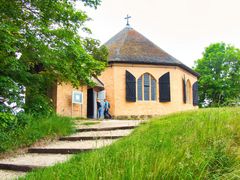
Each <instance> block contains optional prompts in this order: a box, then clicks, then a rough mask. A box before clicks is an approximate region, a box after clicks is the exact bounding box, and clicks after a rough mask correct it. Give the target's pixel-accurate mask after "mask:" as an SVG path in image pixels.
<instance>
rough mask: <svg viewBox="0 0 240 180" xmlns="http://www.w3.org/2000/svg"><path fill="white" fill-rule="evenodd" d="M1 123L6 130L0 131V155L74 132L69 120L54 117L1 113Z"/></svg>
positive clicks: (71, 122)
mask: <svg viewBox="0 0 240 180" xmlns="http://www.w3.org/2000/svg"><path fill="white" fill-rule="evenodd" d="M3 121H4V122H7V123H6V124H7V126H6V125H5V123H4V127H5V126H6V127H8V128H4V129H0V153H1V152H6V151H9V150H14V149H16V148H20V147H26V146H29V145H31V144H33V143H34V142H36V141H38V140H39V139H42V138H46V137H47V138H50V139H51V138H55V137H56V136H63V135H68V134H70V133H72V132H73V130H74V128H73V121H72V119H71V118H68V117H58V116H55V115H53V116H49V117H41V118H40V117H34V116H32V115H29V114H25V113H20V114H18V115H17V116H13V115H12V114H3V113H1V114H0V123H1V122H3ZM1 124H3V123H1ZM0 179H1V178H0Z"/></svg>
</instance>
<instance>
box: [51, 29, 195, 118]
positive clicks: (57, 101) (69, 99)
mask: <svg viewBox="0 0 240 180" xmlns="http://www.w3.org/2000/svg"><path fill="white" fill-rule="evenodd" d="M105 46H106V47H107V48H108V50H109V57H108V67H107V68H106V69H105V71H103V72H102V74H101V76H99V77H97V78H93V81H94V82H95V87H88V86H82V87H79V88H78V89H74V88H73V87H72V86H71V85H69V84H62V85H56V87H55V88H54V92H53V96H52V97H53V102H54V105H55V108H56V112H57V113H58V114H60V115H64V116H79V117H80V116H81V117H88V118H96V117H97V106H96V100H97V98H99V99H100V100H101V101H102V102H103V100H104V99H105V98H106V99H107V100H108V101H109V103H110V114H111V115H112V116H113V117H114V118H121V119H123V118H129V117H132V118H143V117H145V116H155V115H164V114H168V113H173V112H178V111H186V110H191V109H196V108H198V83H197V80H198V77H199V74H198V73H196V72H195V71H193V70H192V69H191V68H189V67H188V66H186V65H184V64H183V63H182V62H181V61H179V60H177V59H176V58H174V57H173V56H171V55H170V54H168V53H167V52H165V51H164V50H162V49H161V48H159V47H158V46H157V45H155V44H154V43H153V42H152V41H150V40H149V39H147V38H146V37H144V36H143V35H142V34H140V33H139V32H137V31H136V30H135V29H133V28H132V27H130V26H126V27H125V28H124V29H123V30H121V31H120V32H119V33H117V34H116V35H115V36H113V37H112V38H111V39H110V40H109V41H107V42H106V43H105ZM74 92H78V93H75V94H74ZM74 98H76V99H77V100H78V101H76V102H75V101H74Z"/></svg>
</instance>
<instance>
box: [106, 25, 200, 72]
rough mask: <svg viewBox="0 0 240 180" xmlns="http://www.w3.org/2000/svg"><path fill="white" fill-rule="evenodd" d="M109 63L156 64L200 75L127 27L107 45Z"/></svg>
mask: <svg viewBox="0 0 240 180" xmlns="http://www.w3.org/2000/svg"><path fill="white" fill-rule="evenodd" d="M105 45H106V46H107V48H108V50H109V58H108V61H109V63H110V64H111V63H131V64H156V65H169V66H179V67H181V68H183V69H185V70H187V71H189V72H190V73H191V74H193V75H195V76H199V74H198V73H196V72H195V71H193V70H192V69H191V68H189V67H187V66H186V65H184V64H183V63H182V62H180V61H179V60H177V59H176V58H174V57H173V56H171V55H170V54H168V53H167V52H165V51H164V50H162V49H161V48H159V47H158V46H157V45H155V44H154V43H153V42H151V41H150V40H148V39H147V38H146V37H144V36H143V35H141V34H140V33H139V32H137V31H136V30H134V29H133V28H131V27H125V28H124V29H123V30H122V31H120V32H119V33H118V34H116V35H115V36H113V37H112V38H111V39H110V40H109V41H107V42H106V43H105Z"/></svg>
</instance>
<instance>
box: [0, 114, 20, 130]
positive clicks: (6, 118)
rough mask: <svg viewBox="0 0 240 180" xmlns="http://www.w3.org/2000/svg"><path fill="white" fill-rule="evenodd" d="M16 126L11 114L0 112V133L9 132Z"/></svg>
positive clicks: (15, 120)
mask: <svg viewBox="0 0 240 180" xmlns="http://www.w3.org/2000/svg"><path fill="white" fill-rule="evenodd" d="M17 124H18V119H17V117H16V116H14V115H13V114H11V113H2V112H0V131H9V130H11V129H13V128H15V127H16V126H17Z"/></svg>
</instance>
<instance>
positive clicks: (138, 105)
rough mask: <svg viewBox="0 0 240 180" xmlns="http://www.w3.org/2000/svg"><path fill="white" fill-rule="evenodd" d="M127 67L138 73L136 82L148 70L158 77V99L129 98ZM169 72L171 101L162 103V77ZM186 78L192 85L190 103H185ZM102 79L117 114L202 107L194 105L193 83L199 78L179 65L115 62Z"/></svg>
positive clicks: (151, 112)
mask: <svg viewBox="0 0 240 180" xmlns="http://www.w3.org/2000/svg"><path fill="white" fill-rule="evenodd" d="M126 70H127V71H129V72H130V73H131V74H133V75H134V76H135V78H136V81H137V79H138V78H139V77H140V76H141V75H143V74H144V73H149V74H151V75H152V76H153V77H154V78H155V79H156V80H157V94H156V95H157V98H156V101H138V100H137V101H136V102H127V101H126V83H125V78H126V77H125V76H126ZM167 72H169V73H170V92H171V102H166V103H162V102H159V90H158V88H159V87H158V79H159V78H160V77H161V76H162V75H164V74H165V73H167ZM184 77H185V79H186V80H188V82H189V84H190V92H189V94H190V97H189V100H188V102H187V103H186V104H185V103H183V90H182V89H183V86H182V79H183V78H184ZM99 79H100V80H101V81H102V82H103V83H104V86H105V90H106V97H107V99H108V100H109V102H110V103H111V109H110V112H111V114H112V115H113V116H115V117H119V116H142V115H145V116H146V115H164V114H168V113H173V112H177V111H185V110H191V109H195V108H198V107H197V106H193V103H192V85H193V83H195V82H196V81H197V77H196V76H194V75H192V74H190V73H189V72H187V71H185V70H183V69H182V68H179V67H173V66H160V65H137V64H113V65H111V66H109V67H108V68H107V69H106V70H105V71H104V72H103V73H102V75H101V76H100V77H99ZM136 89H137V88H136ZM136 94H137V93H136Z"/></svg>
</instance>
